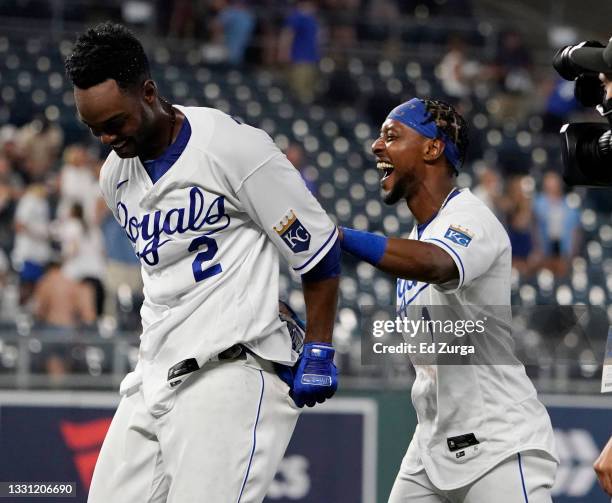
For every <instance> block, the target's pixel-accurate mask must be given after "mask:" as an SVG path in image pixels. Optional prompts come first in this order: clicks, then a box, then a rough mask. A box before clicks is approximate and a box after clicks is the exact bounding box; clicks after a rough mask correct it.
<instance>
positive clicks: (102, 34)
mask: <svg viewBox="0 0 612 503" xmlns="http://www.w3.org/2000/svg"><path fill="white" fill-rule="evenodd" d="M65 66H66V75H67V76H68V78H69V79H70V80H71V81H72V83H73V84H74V85H75V86H76V87H78V88H80V89H89V88H90V87H93V86H95V85H97V84H101V83H102V82H104V81H106V80H108V79H113V80H115V81H116V82H117V85H118V86H119V87H120V88H121V89H123V90H127V89H131V88H133V87H135V86H138V85H140V84H142V83H143V82H144V81H145V80H147V79H149V78H151V72H150V70H149V60H148V59H147V56H146V54H145V52H144V49H143V47H142V44H141V43H140V42H139V41H138V39H137V38H136V37H135V36H134V35H133V34H132V32H130V31H129V30H128V29H127V28H126V27H125V26H122V25H120V24H115V23H111V22H105V23H100V24H98V25H96V26H94V27H93V28H90V29H89V30H87V31H86V32H85V33H83V34H81V35H80V36H79V37H78V38H77V40H76V43H75V44H74V47H73V49H72V54H70V56H68V57H67V58H66V63H65Z"/></svg>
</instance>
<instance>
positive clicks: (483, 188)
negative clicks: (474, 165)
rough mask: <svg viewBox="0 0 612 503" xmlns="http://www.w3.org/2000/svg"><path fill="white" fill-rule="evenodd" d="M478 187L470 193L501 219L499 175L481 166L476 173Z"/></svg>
mask: <svg viewBox="0 0 612 503" xmlns="http://www.w3.org/2000/svg"><path fill="white" fill-rule="evenodd" d="M477 175H478V185H476V186H475V187H474V188H473V189H472V193H473V194H474V195H475V196H476V197H477V198H478V199H480V200H481V201H482V202H483V203H485V204H486V205H487V207H488V208H489V209H490V210H491V211H492V212H493V213H494V214H495V215H496V216H497V217H498V218H501V219H503V210H502V207H501V205H502V197H503V194H502V184H501V180H500V178H499V174H498V173H497V171H495V170H494V169H492V168H490V167H488V166H483V167H482V168H481V169H480V170H478V171H477Z"/></svg>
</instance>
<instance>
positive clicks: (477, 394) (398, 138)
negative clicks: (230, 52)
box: [342, 98, 557, 503]
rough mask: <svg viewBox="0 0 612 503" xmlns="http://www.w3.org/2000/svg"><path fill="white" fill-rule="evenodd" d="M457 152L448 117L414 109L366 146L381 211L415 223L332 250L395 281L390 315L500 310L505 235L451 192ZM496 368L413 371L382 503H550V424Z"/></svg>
mask: <svg viewBox="0 0 612 503" xmlns="http://www.w3.org/2000/svg"><path fill="white" fill-rule="evenodd" d="M466 144H467V133H466V125H465V122H464V121H463V118H461V116H460V115H459V114H458V113H457V112H456V111H455V110H454V108H453V107H452V106H450V105H448V104H446V103H443V102H440V101H436V100H420V99H417V98H415V99H412V100H410V101H408V102H406V103H404V104H402V105H400V106H398V107H397V108H395V109H394V110H393V111H391V113H390V114H389V116H388V117H387V120H386V121H385V122H384V124H383V126H382V129H381V134H380V137H379V138H378V139H377V140H376V141H375V142H374V144H373V146H372V150H373V152H374V154H375V155H376V156H377V167H378V168H379V169H380V170H381V171H382V172H383V173H384V175H383V179H382V183H381V184H382V188H383V190H384V193H385V196H384V199H385V202H386V203H387V204H395V203H397V202H398V201H400V200H401V199H404V200H405V201H406V203H407V204H408V206H409V207H410V209H411V211H412V213H413V214H414V216H415V219H416V221H417V224H416V225H415V227H414V229H413V230H412V232H411V234H410V236H409V238H408V239H398V238H386V237H382V236H379V235H375V234H370V233H367V232H362V231H356V230H354V229H344V228H343V229H342V234H343V237H342V240H343V241H342V248H343V249H344V250H346V251H348V252H349V253H352V254H353V255H356V256H357V257H359V258H361V259H363V260H366V261H368V262H370V263H371V264H373V265H375V266H376V267H378V268H380V269H382V270H383V271H386V272H389V273H392V274H394V275H396V276H397V277H398V280H397V312H398V315H400V316H406V315H407V313H408V312H410V313H411V312H412V310H410V309H409V307H410V306H432V308H431V310H432V311H434V310H435V308H434V307H433V306H449V308H451V309H452V311H453V313H454V315H455V316H458V319H460V320H474V313H478V312H482V310H483V309H484V308H485V307H486V306H506V307H507V308H508V309H509V306H510V273H511V248H510V242H509V238H508V235H507V233H506V231H505V230H504V228H503V227H502V225H501V223H500V222H499V221H498V220H497V218H496V217H495V216H494V215H493V213H492V212H491V211H490V210H489V209H488V208H487V207H486V206H485V205H484V203H483V202H481V201H480V200H479V199H477V198H476V197H475V196H474V195H472V193H471V192H470V191H469V189H461V190H460V189H458V188H456V187H454V183H453V181H454V177H455V174H456V172H457V170H458V169H459V168H460V166H461V163H462V160H463V157H464V153H465V147H466ZM426 310H427V308H426V307H424V308H422V309H419V311H420V312H426ZM438 312H439V311H438ZM493 314H495V312H493ZM507 336H508V334H507V333H505V332H503V331H496V330H493V329H492V330H491V331H487V332H486V337H487V338H495V339H496V340H497V341H498V342H500V343H501V344H500V345H499V347H500V348H509V347H511V346H510V345H509V344H507V342H509V341H507V340H506V338H507ZM478 349H479V348H477V350H478ZM497 357H498V358H500V360H498V362H499V363H504V364H503V365H491V364H488V365H483V364H463V365H458V364H455V365H434V364H423V363H415V370H416V379H415V382H414V384H413V386H412V402H413V404H414V408H415V410H416V413H417V417H418V425H417V428H416V431H415V432H414V436H413V438H412V441H411V443H410V446H409V448H408V452H407V453H406V456H405V457H404V460H403V462H402V465H401V468H400V470H399V473H398V475H397V478H396V480H395V484H394V486H393V489H392V491H391V495H390V497H389V502H390V503H408V502H419V503H442V502H444V503H448V502H450V503H483V502H489V501H491V502H492V501H495V502H496V503H550V502H551V496H550V490H551V487H552V484H553V482H554V476H555V472H556V467H557V458H556V454H555V447H554V438H553V431H552V427H551V424H550V419H549V417H548V414H547V412H546V409H545V408H544V406H543V405H542V404H541V403H540V402H539V401H538V398H537V394H536V391H535V389H534V387H533V385H532V383H531V382H530V380H529V379H528V377H527V375H526V373H525V369H524V367H523V365H522V364H520V362H519V361H518V360H516V359H515V358H514V356H513V355H512V353H511V351H510V350H509V349H504V352H502V353H500V354H498V355H497Z"/></svg>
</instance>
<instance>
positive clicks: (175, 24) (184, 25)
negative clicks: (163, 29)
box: [168, 0, 196, 38]
mask: <svg viewBox="0 0 612 503" xmlns="http://www.w3.org/2000/svg"><path fill="white" fill-rule="evenodd" d="M171 4H172V6H173V8H172V12H171V13H170V27H169V33H168V34H169V35H170V36H171V37H176V38H193V36H194V34H195V30H196V10H195V8H194V4H195V2H192V1H191V0H174V2H171Z"/></svg>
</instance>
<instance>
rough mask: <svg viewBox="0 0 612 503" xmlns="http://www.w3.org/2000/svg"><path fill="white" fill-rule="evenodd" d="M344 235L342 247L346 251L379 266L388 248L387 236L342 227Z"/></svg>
mask: <svg viewBox="0 0 612 503" xmlns="http://www.w3.org/2000/svg"><path fill="white" fill-rule="evenodd" d="M342 234H343V236H344V237H343V239H342V243H341V244H340V246H341V247H342V249H343V250H344V251H347V252H349V253H350V254H351V255H355V256H356V257H357V258H360V259H361V260H365V261H366V262H368V263H370V264H372V265H373V266H377V265H378V263H379V262H380V261H381V260H382V258H383V255H384V254H385V249H386V248H387V240H388V238H387V237H386V236H379V235H378V234H372V233H371V232H365V231H358V230H355V229H348V228H346V227H342Z"/></svg>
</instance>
